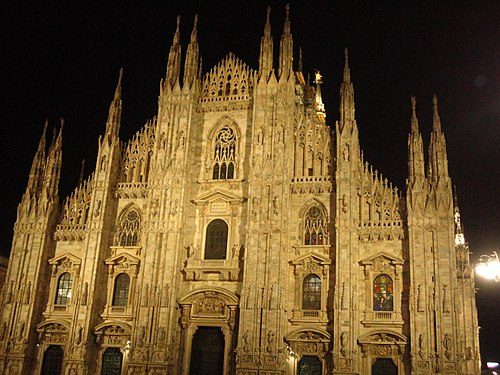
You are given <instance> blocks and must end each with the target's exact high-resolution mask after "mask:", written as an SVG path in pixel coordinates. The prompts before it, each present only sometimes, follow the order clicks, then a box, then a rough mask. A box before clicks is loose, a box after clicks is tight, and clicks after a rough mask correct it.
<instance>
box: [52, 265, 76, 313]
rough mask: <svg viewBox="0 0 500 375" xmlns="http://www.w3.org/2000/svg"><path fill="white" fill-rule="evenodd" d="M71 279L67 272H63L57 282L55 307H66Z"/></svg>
mask: <svg viewBox="0 0 500 375" xmlns="http://www.w3.org/2000/svg"><path fill="white" fill-rule="evenodd" d="M72 286H73V278H72V277H71V274H70V273H69V272H64V273H63V274H62V275H61V276H60V277H59V281H58V282H57V291H56V301H55V304H56V305H67V304H68V303H69V301H70V299H71V288H72Z"/></svg>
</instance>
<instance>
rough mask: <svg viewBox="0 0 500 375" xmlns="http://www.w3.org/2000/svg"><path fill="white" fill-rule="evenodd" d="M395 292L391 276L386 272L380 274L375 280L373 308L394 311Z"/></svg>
mask: <svg viewBox="0 0 500 375" xmlns="http://www.w3.org/2000/svg"><path fill="white" fill-rule="evenodd" d="M393 293H394V288H393V284H392V279H391V277H390V276H389V275H386V274H382V275H378V276H377V277H376V278H375V280H373V310H374V311H393V310H394V305H393V302H394V301H393Z"/></svg>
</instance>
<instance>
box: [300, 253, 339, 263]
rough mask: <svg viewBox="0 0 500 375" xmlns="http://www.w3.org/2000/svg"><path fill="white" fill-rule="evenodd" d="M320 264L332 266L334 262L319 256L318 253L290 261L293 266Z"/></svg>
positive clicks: (321, 255) (324, 256)
mask: <svg viewBox="0 0 500 375" xmlns="http://www.w3.org/2000/svg"><path fill="white" fill-rule="evenodd" d="M311 262H312V263H318V264H322V265H323V264H331V263H332V261H331V260H330V259H329V258H328V257H327V256H326V255H323V254H317V253H308V254H304V255H301V256H299V257H298V258H296V259H293V260H291V261H290V263H291V264H293V265H298V264H305V263H311Z"/></svg>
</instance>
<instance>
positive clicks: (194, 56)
mask: <svg viewBox="0 0 500 375" xmlns="http://www.w3.org/2000/svg"><path fill="white" fill-rule="evenodd" d="M197 24H198V15H195V16H194V26H193V31H192V32H191V40H190V42H189V45H188V48H187V51H186V61H185V63H184V81H183V84H184V87H187V88H191V86H192V84H193V82H194V81H195V80H196V78H197V76H198V61H199V58H198V55H199V47H198V39H197V33H198V30H197Z"/></svg>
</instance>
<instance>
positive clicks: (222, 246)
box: [205, 219, 228, 259]
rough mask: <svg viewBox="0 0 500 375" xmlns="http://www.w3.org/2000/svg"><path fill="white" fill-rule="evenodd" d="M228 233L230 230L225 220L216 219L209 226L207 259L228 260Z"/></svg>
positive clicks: (206, 245)
mask: <svg viewBox="0 0 500 375" xmlns="http://www.w3.org/2000/svg"><path fill="white" fill-rule="evenodd" d="M227 232H228V228H227V224H226V222H225V221H224V220H221V219H216V220H214V221H212V222H211V223H210V224H208V227H207V237H206V239H205V259H226V252H227Z"/></svg>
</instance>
